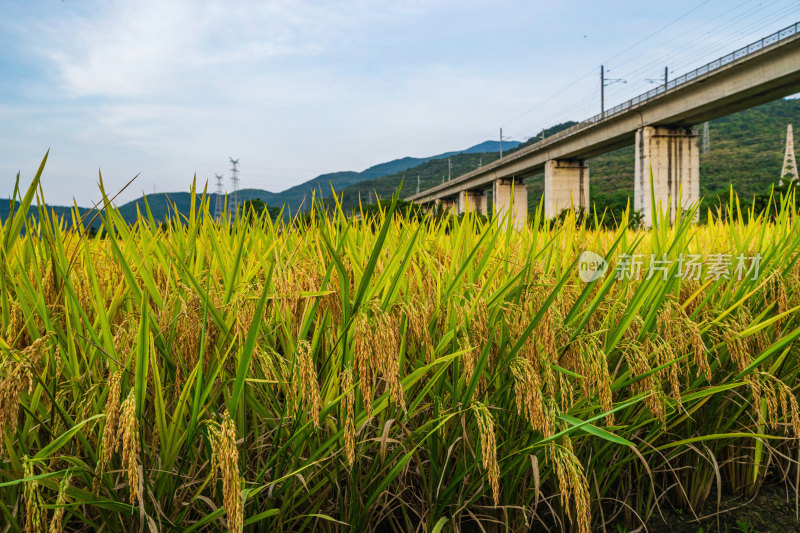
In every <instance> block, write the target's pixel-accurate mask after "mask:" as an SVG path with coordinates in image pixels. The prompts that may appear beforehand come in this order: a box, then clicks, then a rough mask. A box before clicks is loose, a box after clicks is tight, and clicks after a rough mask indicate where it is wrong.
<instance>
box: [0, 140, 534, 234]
mask: <svg viewBox="0 0 800 533" xmlns="http://www.w3.org/2000/svg"><path fill="white" fill-rule="evenodd" d="M519 144H520V143H519V142H517V141H506V142H505V143H504V148H506V149H509V148H511V149H513V148H514V147H516V146H518V145H519ZM499 149H500V143H499V141H484V142H482V143H480V144H476V145H474V146H471V147H469V148H467V149H465V150H457V151H452V152H446V153H442V154H438V155H434V156H430V157H403V158H400V159H395V160H393V161H388V162H386V163H380V164H378V165H374V166H372V167H370V168H368V169H366V170H363V171H361V172H354V171H343V172H332V173H328V174H322V175H320V176H317V177H316V178H313V179H311V180H308V181H306V182H303V183H301V184H300V185H296V186H294V187H291V188H289V189H286V190H284V191H281V192H277V193H275V192H270V191H264V190H261V189H243V190H240V191H239V198H240V200H241V201H246V200H261V201H262V202H264V203H265V204H267V205H269V206H271V207H277V208H281V207H284V208H285V211H284V213H285V214H289V213H292V214H293V213H297V212H298V211H299V210H302V209H307V208H308V207H309V206H310V205H311V197H312V195H314V196H316V198H324V197H326V196H329V195H330V194H331V189H333V190H335V191H337V192H339V191H341V190H342V189H344V188H346V187H348V186H353V185H355V184H357V183H359V182H361V181H370V180H374V179H376V178H379V177H382V176H387V175H396V174H398V173H400V172H403V171H406V170H407V169H409V168H413V167H416V166H419V165H421V164H425V163H426V162H433V161H439V162H440V163H442V162H443V164H444V165H447V158H449V157H458V156H459V154H470V155H471V154H475V153H478V154H479V155H478V156H476V161H477V160H478V159H480V157H481V156H482V155H483V156H484V157H491V153H492V152H498V151H499ZM483 152H486V154H482V153H483ZM454 171H455V172H458V170H457V167H456V168H455V169H454ZM210 197H211V198H210V202H209V206H210V208H211V209H213V208H214V205H215V201H216V196H215V195H214V194H211V195H210ZM198 198H199V196H198ZM191 200H192V197H191V194H190V193H188V192H173V193H156V194H151V195H147V197H146V202H145V197H142V198H138V199H136V200H134V201H132V202H128V203H126V204H122V205H120V206H118V207H119V210H120V212H121V213H122V216H123V217H124V218H125V220H127V221H128V222H133V221H135V220H136V217H137V213H138V212H141V213H143V214H144V213H146V210H147V208H148V207H149V209H150V212H151V213H152V215H153V218H154V219H155V220H157V221H163V220H165V219H166V218H167V216H169V215H174V214H175V213H182V214H184V215H185V214H187V213H188V212H189V209H190V206H191ZM9 208H10V206H9V203H8V202H3V201H0V220H5V219H6V217H8V213H9ZM48 209H50V210H51V211H52V212H54V213H55V214H56V216H58V217H64V218H65V219H66V220H68V221H71V219H72V218H71V214H70V211H71V208H70V207H64V206H48ZM80 212H81V213H85V212H86V209H83V208H81V209H80ZM31 214H33V215H34V216H36V210H32V211H31ZM94 226H95V227H99V222H98V223H95V224H94Z"/></svg>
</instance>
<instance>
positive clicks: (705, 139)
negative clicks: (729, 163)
mask: <svg viewBox="0 0 800 533" xmlns="http://www.w3.org/2000/svg"><path fill="white" fill-rule="evenodd" d="M710 148H711V143H710V137H709V134H708V122H705V123H703V146H702V147H701V150H700V151H701V152H702V153H706V152H708V150H709V149H710Z"/></svg>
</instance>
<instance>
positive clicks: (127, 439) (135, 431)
mask: <svg viewBox="0 0 800 533" xmlns="http://www.w3.org/2000/svg"><path fill="white" fill-rule="evenodd" d="M119 427H120V431H121V432H122V435H121V436H120V441H121V444H122V464H123V465H124V466H125V471H126V474H127V477H128V490H129V491H130V492H129V494H130V502H131V503H132V504H134V503H136V501H137V500H138V499H139V498H140V494H139V420H138V419H137V418H136V398H135V396H134V395H133V389H131V391H130V392H129V393H128V397H127V398H126V399H125V401H124V402H122V414H121V415H120V419H119Z"/></svg>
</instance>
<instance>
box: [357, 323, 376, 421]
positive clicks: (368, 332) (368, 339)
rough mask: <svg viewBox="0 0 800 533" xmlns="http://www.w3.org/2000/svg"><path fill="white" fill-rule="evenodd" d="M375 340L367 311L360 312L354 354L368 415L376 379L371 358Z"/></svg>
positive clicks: (370, 410) (362, 397)
mask: <svg viewBox="0 0 800 533" xmlns="http://www.w3.org/2000/svg"><path fill="white" fill-rule="evenodd" d="M373 342H374V339H373V331H372V327H370V325H369V320H368V319H367V315H366V314H365V313H360V314H359V315H358V316H357V317H356V318H355V327H354V330H353V352H354V354H353V355H354V359H355V365H356V367H355V368H356V372H357V373H358V379H359V383H358V384H359V389H360V390H361V399H362V401H363V402H364V409H365V410H366V411H367V416H369V415H370V414H371V413H372V384H373V381H374V377H373V375H374V371H373V368H372V363H371V360H372V353H373V346H374V345H373V344H372V343H373Z"/></svg>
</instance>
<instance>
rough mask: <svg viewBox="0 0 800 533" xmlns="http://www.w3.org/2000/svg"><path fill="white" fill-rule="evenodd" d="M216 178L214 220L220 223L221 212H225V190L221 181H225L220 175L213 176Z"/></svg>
mask: <svg viewBox="0 0 800 533" xmlns="http://www.w3.org/2000/svg"><path fill="white" fill-rule="evenodd" d="M214 177H215V178H217V191H216V194H217V199H216V202H215V203H214V220H216V221H217V222H222V212H223V211H224V210H225V189H224V188H223V186H222V180H223V179H225V178H224V177H223V176H222V174H214Z"/></svg>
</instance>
